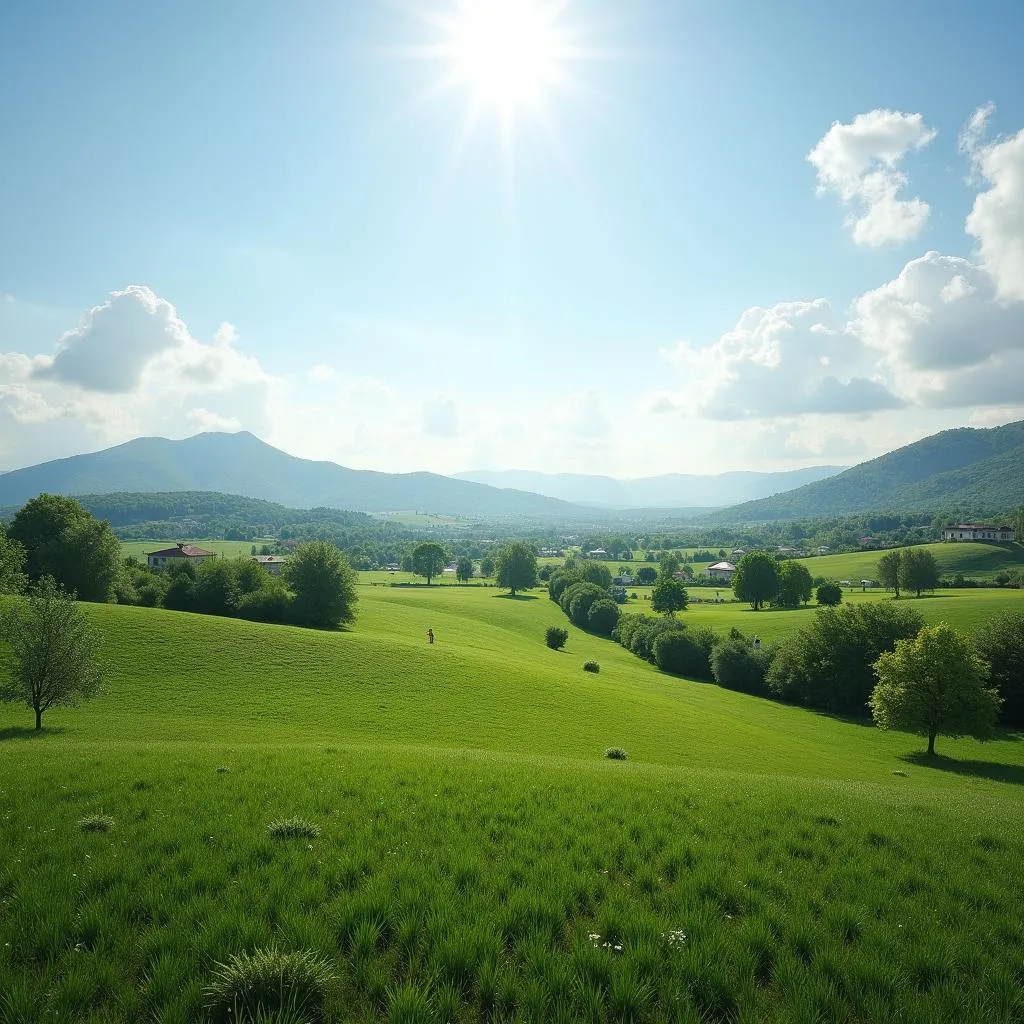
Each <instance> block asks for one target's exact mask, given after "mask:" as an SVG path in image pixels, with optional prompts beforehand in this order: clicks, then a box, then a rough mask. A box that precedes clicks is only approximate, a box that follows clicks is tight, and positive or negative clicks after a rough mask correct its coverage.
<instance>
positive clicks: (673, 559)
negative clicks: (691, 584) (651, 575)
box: [658, 551, 681, 577]
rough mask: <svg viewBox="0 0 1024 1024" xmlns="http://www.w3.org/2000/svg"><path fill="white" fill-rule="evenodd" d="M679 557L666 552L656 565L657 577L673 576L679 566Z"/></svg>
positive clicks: (671, 552)
mask: <svg viewBox="0 0 1024 1024" xmlns="http://www.w3.org/2000/svg"><path fill="white" fill-rule="evenodd" d="M680 564H681V563H680V561H679V556H678V555H677V554H676V553H675V552H674V551H666V552H665V553H664V554H663V555H662V556H661V561H660V562H659V563H658V575H659V576H669V577H671V576H674V575H675V574H676V573H677V572H679V566H680Z"/></svg>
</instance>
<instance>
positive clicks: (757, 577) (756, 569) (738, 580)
mask: <svg viewBox="0 0 1024 1024" xmlns="http://www.w3.org/2000/svg"><path fill="white" fill-rule="evenodd" d="M732 589H733V593H734V594H735V595H736V596H737V597H738V598H739V599H740V600H741V601H747V602H749V603H750V607H751V608H753V609H754V611H758V610H759V609H760V607H761V605H763V604H764V603H765V602H766V601H771V600H773V599H774V597H775V595H776V594H778V592H779V563H778V562H777V561H776V559H775V556H774V555H770V554H769V553H768V552H767V551H750V552H748V553H747V554H745V555H744V556H743V557H742V558H741V559H740V560H739V562H738V563H737V564H736V572H735V573H734V574H733V577H732Z"/></svg>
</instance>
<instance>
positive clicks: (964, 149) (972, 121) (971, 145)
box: [957, 100, 996, 180]
mask: <svg viewBox="0 0 1024 1024" xmlns="http://www.w3.org/2000/svg"><path fill="white" fill-rule="evenodd" d="M995 112H996V105H995V104H994V103H993V102H992V101H991V100H990V101H989V102H988V103H983V104H982V105H981V106H980V107H978V109H977V110H975V111H974V113H973V114H971V116H970V117H969V118H968V119H967V124H965V125H964V126H963V128H962V129H961V130H960V136H959V138H958V139H957V149H958V150H959V151H960V152H961V153H963V154H964V155H965V156H969V157H971V158H972V159H973V158H974V156H975V154H976V153H977V152H978V150H979V149H980V148H981V140H982V139H983V138H984V137H985V133H986V132H987V131H988V122H989V120H990V119H991V117H992V115H993V114H994V113H995ZM968 180H970V179H968Z"/></svg>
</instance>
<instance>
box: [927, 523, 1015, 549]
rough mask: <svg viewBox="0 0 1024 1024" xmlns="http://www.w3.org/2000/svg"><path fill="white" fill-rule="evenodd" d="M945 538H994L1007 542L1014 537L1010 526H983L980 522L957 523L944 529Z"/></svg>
mask: <svg viewBox="0 0 1024 1024" xmlns="http://www.w3.org/2000/svg"><path fill="white" fill-rule="evenodd" d="M942 539H943V540H994V541H998V542H999V543H1000V544H1007V543H1009V542H1010V541H1012V540H1013V539H1014V532H1013V529H1012V527H1009V526H981V525H979V524H978V523H957V524H956V525H955V526H947V527H946V528H945V529H944V530H943V531H942Z"/></svg>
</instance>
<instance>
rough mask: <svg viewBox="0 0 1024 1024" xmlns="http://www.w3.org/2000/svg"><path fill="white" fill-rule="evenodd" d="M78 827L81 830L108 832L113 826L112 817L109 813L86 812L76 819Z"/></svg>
mask: <svg viewBox="0 0 1024 1024" xmlns="http://www.w3.org/2000/svg"><path fill="white" fill-rule="evenodd" d="M78 827H79V828H80V829H81V830H82V831H83V832H109V831H110V830H111V829H112V828H113V827H114V819H113V818H112V817H111V816H110V815H109V814H87V815H86V816H85V817H84V818H79V819H78Z"/></svg>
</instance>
